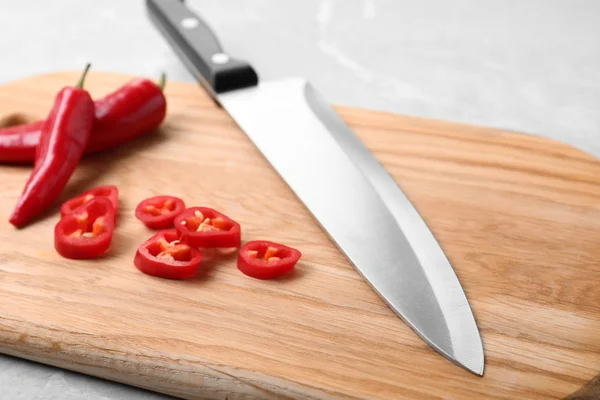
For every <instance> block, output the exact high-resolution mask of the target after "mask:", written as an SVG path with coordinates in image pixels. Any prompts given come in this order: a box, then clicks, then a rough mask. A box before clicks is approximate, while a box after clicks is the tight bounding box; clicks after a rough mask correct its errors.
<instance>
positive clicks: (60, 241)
mask: <svg viewBox="0 0 600 400" xmlns="http://www.w3.org/2000/svg"><path fill="white" fill-rule="evenodd" d="M114 212H115V211H114V208H113V206H112V203H111V201H110V200H108V199H107V198H106V197H95V198H93V199H92V200H90V201H88V202H87V203H85V204H83V205H82V206H80V207H79V208H77V209H76V210H75V211H73V212H72V213H71V214H69V215H66V216H64V217H62V218H61V219H60V220H59V221H58V223H57V224H56V226H55V228H54V248H55V249H56V251H57V252H58V253H59V254H60V255H62V256H63V257H66V258H72V259H88V258H96V257H99V256H101V255H102V254H104V253H106V251H107V250H108V249H109V248H110V244H111V241H112V237H113V232H114V229H115V222H114V221H115V215H114Z"/></svg>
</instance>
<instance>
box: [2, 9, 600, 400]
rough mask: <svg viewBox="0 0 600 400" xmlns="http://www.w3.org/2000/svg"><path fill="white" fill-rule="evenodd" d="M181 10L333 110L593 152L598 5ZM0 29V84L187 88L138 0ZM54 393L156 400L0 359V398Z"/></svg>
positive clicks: (27, 15)
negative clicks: (544, 140) (107, 78)
mask: <svg viewBox="0 0 600 400" xmlns="http://www.w3.org/2000/svg"><path fill="white" fill-rule="evenodd" d="M188 3H189V4H190V6H191V7H192V8H194V9H195V10H196V11H198V12H199V13H200V14H201V15H202V16H203V17H204V19H206V20H207V21H208V22H209V24H210V25H211V26H212V27H213V28H214V29H215V31H216V32H217V34H218V36H219V37H220V39H221V42H222V44H223V45H224V47H225V48H226V50H227V51H228V52H229V53H230V54H232V55H235V56H237V57H239V58H243V59H246V60H248V61H250V62H251V63H252V64H253V66H255V68H256V69H257V71H258V72H259V74H260V76H261V79H276V78H282V77H286V76H297V75H302V76H305V77H306V78H308V79H309V80H310V81H311V82H312V83H313V84H314V85H315V87H316V88H318V89H319V90H320V91H321V92H322V94H323V95H324V96H325V98H326V99H327V100H328V101H330V102H331V103H334V104H340V105H348V106H355V107H364V108H371V109H378V110H382V111H391V112H395V113H400V114H408V115H416V116H423V117H429V118H435V119H443V120H449V121H458V122H466V123H472V124H480V125H487V126H493V127H499V128H504V129H509V130H516V131H522V132H526V133H531V134H538V135H544V136H547V137H550V138H553V139H557V140H561V141H564V142H566V143H570V144H572V145H574V146H576V147H578V148H580V149H582V150H584V151H587V152H590V153H591V154H594V155H596V156H599V155H600V132H599V131H600V46H598V38H599V37H600V2H598V1H595V0H572V1H568V2H567V1H564V0H529V1H515V0H488V1H485V2H482V1H479V0H454V1H452V2H449V1H444V0H421V1H414V0H393V1H392V0H303V1H293V0H245V1H243V0H196V1H194V0H188ZM0 26H2V27H3V30H2V37H1V38H0V54H2V55H3V57H2V62H1V67H0V83H2V82H8V81H10V80H13V79H18V78H22V77H26V76H29V75H34V74H39V73H45V72H52V71H58V70H65V69H68V70H76V69H80V68H82V67H83V66H84V64H85V63H86V62H88V61H89V62H91V63H92V67H93V69H96V70H104V71H117V72H125V73H130V74H135V75H144V76H149V77H158V76H159V74H160V72H161V71H166V72H167V74H168V77H169V79H171V80H183V81H193V79H192V77H191V75H190V74H189V73H188V72H187V70H186V69H185V68H184V67H183V65H182V64H181V63H180V61H179V59H178V58H177V57H176V56H175V55H174V54H173V52H172V51H171V49H170V48H169V47H168V45H167V44H166V42H165V41H164V40H163V39H162V37H161V36H160V35H159V34H158V32H157V31H156V30H155V29H154V27H153V26H152V25H151V23H150V22H149V20H148V18H147V16H146V11H145V6H144V2H143V1H122V0H103V1H91V0H88V1H81V0H54V1H53V2H48V1H44V0H30V1H27V2H16V1H14V2H10V4H8V3H5V4H3V5H2V6H1V7H0ZM91 73H93V70H92V72H91ZM55 398H56V399H82V398H85V399H97V400H113V399H115V400H116V399H125V400H129V399H163V398H165V399H166V398H167V397H165V396H162V395H159V394H152V393H149V392H145V391H143V390H139V389H135V388H132V387H128V386H124V385H119V384H116V383H112V382H107V381H103V380H100V379H96V378H91V377H87V376H84V375H79V374H76V373H72V372H68V371H63V370H61V369H56V368H52V367H47V366H43V365H40V364H36V363H31V362H28V361H23V360H20V359H16V358H12V357H6V356H0V399H2V400H4V399H6V400H22V399H23V400H25V399H26V400H36V399H55Z"/></svg>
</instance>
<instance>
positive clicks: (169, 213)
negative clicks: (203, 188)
mask: <svg viewBox="0 0 600 400" xmlns="http://www.w3.org/2000/svg"><path fill="white" fill-rule="evenodd" d="M183 210H185V203H184V202H183V200H181V199H180V198H178V197H174V196H155V197H150V198H149V199H145V200H142V202H141V203H140V204H138V206H137V207H136V208H135V216H136V218H137V219H139V220H140V221H142V222H143V223H144V225H146V226H147V227H148V228H152V229H166V228H170V227H172V226H173V220H174V219H175V217H176V216H178V215H179V214H181V213H182V212H183Z"/></svg>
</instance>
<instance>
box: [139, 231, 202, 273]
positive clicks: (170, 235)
mask: <svg viewBox="0 0 600 400" xmlns="http://www.w3.org/2000/svg"><path fill="white" fill-rule="evenodd" d="M201 262H202V253H200V252H199V251H198V250H196V249H194V248H192V247H190V246H188V245H186V244H183V243H180V241H179V233H178V232H177V230H176V229H169V230H163V231H160V232H158V233H156V234H155V235H154V236H152V237H151V238H150V239H148V240H146V241H145V242H144V243H142V244H141V245H140V246H139V247H138V249H137V252H136V254H135V257H134V259H133V263H134V265H135V266H136V268H137V269H139V270H140V271H142V272H143V273H145V274H148V275H152V276H158V277H161V278H167V279H186V278H189V277H191V276H193V275H194V274H195V273H196V271H197V270H198V268H199V267H200V264H201Z"/></svg>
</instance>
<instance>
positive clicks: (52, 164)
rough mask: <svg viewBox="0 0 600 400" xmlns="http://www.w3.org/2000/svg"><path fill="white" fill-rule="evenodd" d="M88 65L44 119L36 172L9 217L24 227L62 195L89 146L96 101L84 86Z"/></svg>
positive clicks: (32, 174) (15, 224) (31, 176)
mask: <svg viewBox="0 0 600 400" xmlns="http://www.w3.org/2000/svg"><path fill="white" fill-rule="evenodd" d="M89 67H90V65H89V64H88V65H87V66H86V68H85V71H84V72H83V74H82V76H81V79H80V80H79V83H78V84H77V85H76V86H75V87H65V88H63V89H61V90H60V92H59V93H58V94H57V95H56V98H55V101H54V105H53V107H52V110H51V111H50V115H49V116H48V118H47V119H46V121H45V122H44V126H43V127H42V133H41V135H40V144H39V146H38V148H37V153H38V157H37V161H36V163H35V166H34V168H33V171H32V173H31V175H30V177H29V179H28V181H27V183H26V185H25V188H24V189H23V192H22V194H21V196H20V198H19V200H18V201H17V204H16V206H15V208H14V210H13V212H12V214H11V216H10V218H9V221H10V222H11V223H12V224H13V225H14V226H16V227H21V226H23V225H24V224H26V223H28V222H29V221H30V220H31V219H33V218H34V217H36V216H37V215H38V214H40V213H41V212H42V211H44V210H45V209H47V208H48V207H49V206H50V205H51V204H52V202H54V200H56V198H57V197H58V196H59V195H60V193H61V191H62V190H63V188H64V187H65V185H66V184H67V182H68V180H69V178H70V177H71V175H72V174H73V171H75V168H76V167H77V164H78V163H79V160H80V159H81V156H82V155H83V151H84V149H85V147H86V146H87V143H88V141H89V137H90V134H91V132H92V126H93V123H94V102H93V101H92V98H91V97H90V95H89V93H88V92H87V91H86V90H84V89H82V86H83V81H84V79H85V75H86V74H87V71H88V70H89Z"/></svg>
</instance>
